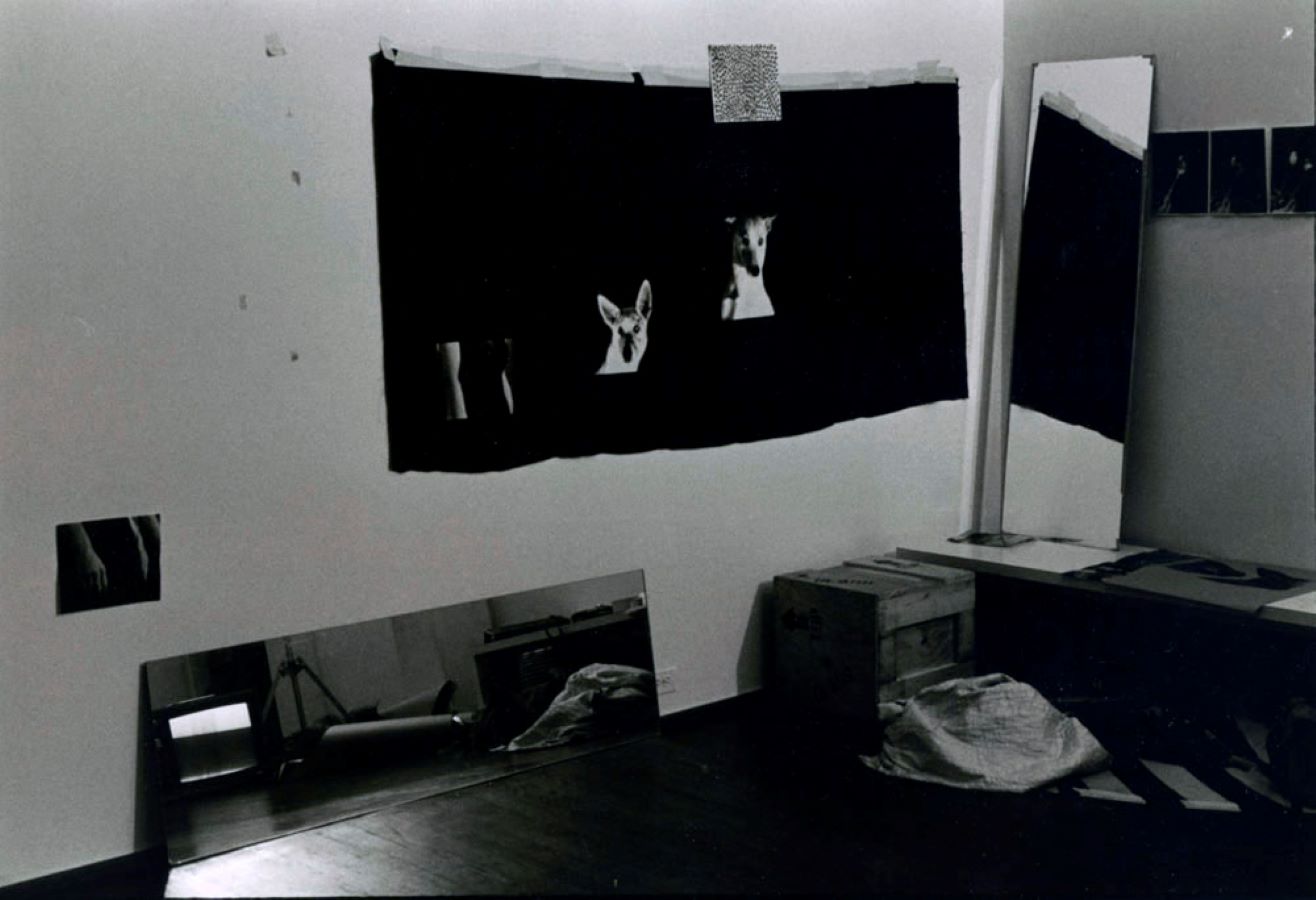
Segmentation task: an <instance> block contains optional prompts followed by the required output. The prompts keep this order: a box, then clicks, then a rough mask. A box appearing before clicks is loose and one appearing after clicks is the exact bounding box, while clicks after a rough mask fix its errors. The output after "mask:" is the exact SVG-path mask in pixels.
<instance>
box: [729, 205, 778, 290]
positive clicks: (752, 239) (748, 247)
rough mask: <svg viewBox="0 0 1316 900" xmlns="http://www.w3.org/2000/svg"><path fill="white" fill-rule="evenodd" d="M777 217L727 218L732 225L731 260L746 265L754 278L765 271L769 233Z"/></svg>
mask: <svg viewBox="0 0 1316 900" xmlns="http://www.w3.org/2000/svg"><path fill="white" fill-rule="evenodd" d="M775 218H777V217H776V216H731V217H728V218H727V220H726V222H727V224H728V225H729V226H731V261H732V262H734V263H735V264H736V265H738V266H742V267H744V269H745V271H746V272H748V273H749V274H750V275H751V276H752V277H754V278H757V277H758V276H759V273H761V272H762V271H763V261H764V259H765V258H766V257H767V255H768V233H769V232H771V231H772V220H773V219H775Z"/></svg>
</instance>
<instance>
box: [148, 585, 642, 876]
mask: <svg viewBox="0 0 1316 900" xmlns="http://www.w3.org/2000/svg"><path fill="white" fill-rule="evenodd" d="M145 668H146V679H147V688H148V691H149V693H150V712H149V715H150V723H151V729H152V734H153V737H154V746H155V749H156V754H155V755H156V763H157V771H158V774H159V778H158V781H159V784H160V797H161V803H162V805H163V809H164V823H165V838H166V843H167V845H168V851H169V860H170V862H172V863H181V862H187V861H189V860H193V859H199V858H201V857H204V856H210V855H212V854H215V853H221V852H224V851H226V850H232V849H235V848H237V847H242V846H246V845H248V844H252V843H256V842H258V841H262V840H266V839H268V838H272V837H277V836H279V835H283V834H289V833H292V832H295V831H302V830H305V829H307V828H313V827H315V826H317V825H323V824H325V823H328V822H333V821H336V820H339V819H343V818H346V817H349V816H354V815H358V814H360V813H362V812H366V811H369V810H372V809H378V808H380V807H383V806H389V805H392V804H396V803H402V802H405V801H407V800H414V799H418V798H420V797H425V796H430V795H433V794H437V793H441V792H443V791H447V790H453V789H455V788H459V787H466V786H469V785H472V784H477V783H479V782H482V781H487V780H490V779H493V778H498V777H501V776H504V775H508V774H511V773H514V772H517V771H522V770H525V769H531V768H537V767H539V766H542V765H546V764H548V763H552V762H556V761H558V760H561V759H565V758H568V757H572V756H578V755H580V754H582V753H585V752H591V751H593V750H597V749H602V748H604V747H609V746H613V745H615V744H617V743H621V742H625V741H629V740H633V739H635V738H636V737H638V736H643V735H646V734H650V733H653V732H654V731H656V728H657V722H658V705H657V699H656V696H655V693H654V676H653V652H652V649H651V644H650V640H649V622H648V603H647V598H646V594H645V588H644V573H643V572H640V571H633V572H624V573H620V574H617V575H609V576H605V577H602V578H593V579H588V580H586V581H578V582H573V583H571V584H565V585H559V586H555V587H550V588H543V589H539V590H534V591H527V592H525V593H520V594H511V595H508V596H503V597H493V598H489V599H486V600H478V601H475V602H471V603H463V604H459V605H456V606H446V607H442V608H439V609H431V610H425V611H423V612H417V613H409V614H407V615H400V616H393V617H392V618H386V619H376V620H373V621H369V622H360V623H357V624H354V625H345V626H341V627H338V628H327V629H323V630H320V631H313V632H307V633H305V634H295V635H287V636H282V637H276V638H272V639H270V640H266V641H260V642H255V643H250V644H242V645H239V646H233V647H225V648H222V649H218V650H210V651H206V652H202V653H193V654H189V655H187V656H176V657H172V658H169V659H160V660H155V661H152V662H148V663H147V664H146V667H145Z"/></svg>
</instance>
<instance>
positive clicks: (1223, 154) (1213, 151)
mask: <svg viewBox="0 0 1316 900" xmlns="http://www.w3.org/2000/svg"><path fill="white" fill-rule="evenodd" d="M1314 166H1316V125H1298V126H1292V127H1282V128H1245V129H1230V130H1225V131H1209V132H1208V131H1174V132H1161V133H1158V134H1153V135H1152V138H1151V173H1152V194H1151V212H1152V214H1153V215H1158V216H1186V215H1217V216H1225V215H1234V216H1237V215H1264V214H1266V213H1272V214H1276V215H1289V214H1303V213H1314V212H1316V168H1314Z"/></svg>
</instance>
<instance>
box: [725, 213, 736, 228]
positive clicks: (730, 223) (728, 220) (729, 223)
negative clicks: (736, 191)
mask: <svg viewBox="0 0 1316 900" xmlns="http://www.w3.org/2000/svg"><path fill="white" fill-rule="evenodd" d="M722 221H723V222H726V223H727V227H728V228H733V227H735V224H736V217H735V216H727V217H726V218H725V219H723V220H722Z"/></svg>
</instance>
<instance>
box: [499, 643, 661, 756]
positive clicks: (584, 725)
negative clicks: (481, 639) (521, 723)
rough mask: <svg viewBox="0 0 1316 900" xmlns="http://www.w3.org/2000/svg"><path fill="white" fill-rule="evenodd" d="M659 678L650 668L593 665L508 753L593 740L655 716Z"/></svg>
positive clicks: (510, 745) (580, 673)
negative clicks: (646, 716)
mask: <svg viewBox="0 0 1316 900" xmlns="http://www.w3.org/2000/svg"><path fill="white" fill-rule="evenodd" d="M654 697H655V693H654V676H653V673H652V672H650V671H647V670H646V669H637V668H635V667H633V666H621V665H614V664H610V663H591V664H590V665H588V666H585V667H584V668H583V669H580V670H578V671H576V672H572V673H571V675H569V676H567V681H566V684H565V685H563V686H562V690H561V691H559V692H558V695H557V696H556V697H554V698H553V702H552V703H550V704H549V705H548V709H546V710H544V712H543V714H542V715H540V717H539V718H538V719H536V720H535V723H534V724H533V725H531V726H530V727H529V728H527V729H526V730H525V731H523V732H521V733H520V734H519V735H517V736H516V737H515V738H513V739H512V740H511V741H509V742H508V744H507V748H506V749H508V750H538V749H541V748H543V747H556V746H558V745H559V744H565V743H568V742H569V741H573V740H579V739H584V738H590V737H594V736H595V735H597V734H600V733H606V732H608V731H611V730H613V729H615V728H616V727H617V726H618V725H623V724H625V723H626V722H628V721H630V720H632V719H634V718H636V717H638V715H640V714H643V713H646V712H652V713H653V714H655V715H656V714H657V710H656V709H653V708H652V706H653V700H654Z"/></svg>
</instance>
